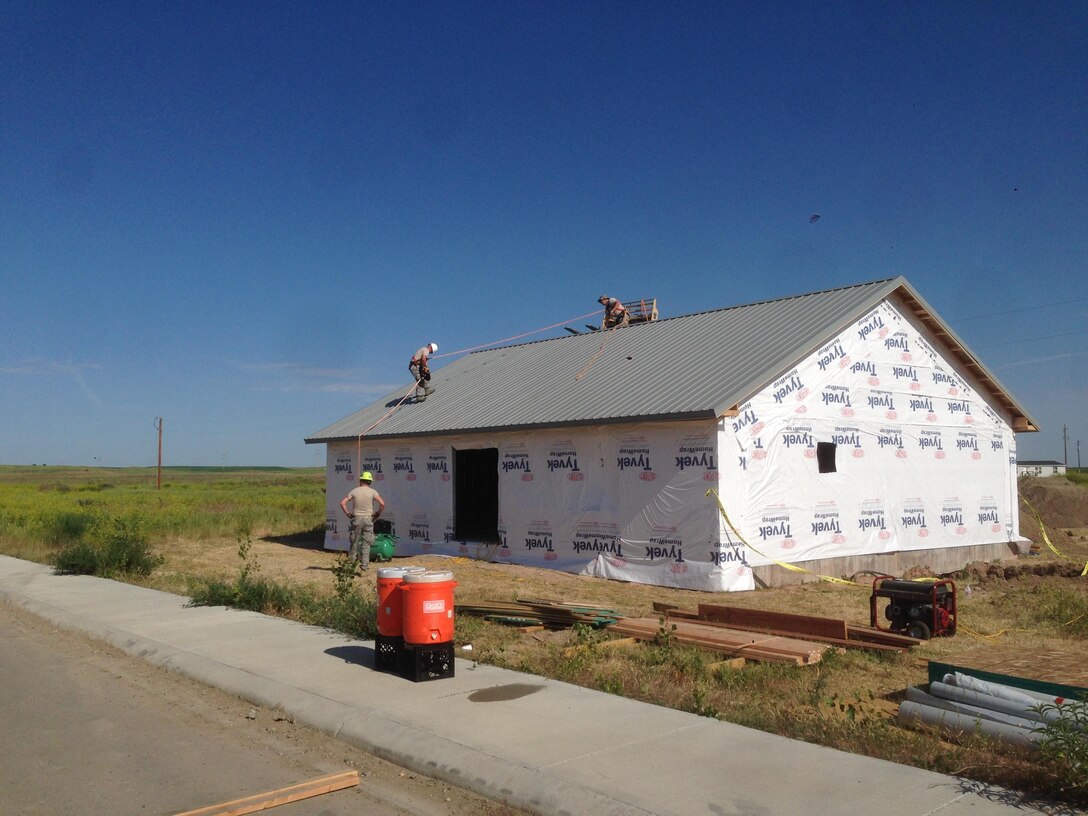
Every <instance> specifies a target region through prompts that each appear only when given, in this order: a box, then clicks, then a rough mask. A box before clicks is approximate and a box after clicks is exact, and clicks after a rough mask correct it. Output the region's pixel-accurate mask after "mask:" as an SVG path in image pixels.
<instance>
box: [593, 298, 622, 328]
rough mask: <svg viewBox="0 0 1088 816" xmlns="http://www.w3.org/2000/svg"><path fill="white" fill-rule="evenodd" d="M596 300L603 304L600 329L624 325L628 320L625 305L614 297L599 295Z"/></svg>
mask: <svg viewBox="0 0 1088 816" xmlns="http://www.w3.org/2000/svg"><path fill="white" fill-rule="evenodd" d="M597 302H598V303H600V304H601V305H602V306H604V320H603V321H602V322H601V328H602V329H614V328H616V327H617V326H626V325H627V324H628V323H629V322H630V316H629V315H628V314H627V307H626V306H624V305H623V304H622V303H620V302H619V301H618V300H616V299H615V298H614V297H609V296H608V295H601V296H600V297H599V298H597Z"/></svg>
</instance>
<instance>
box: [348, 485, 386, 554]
mask: <svg viewBox="0 0 1088 816" xmlns="http://www.w3.org/2000/svg"><path fill="white" fill-rule="evenodd" d="M372 481H374V477H373V476H372V475H371V473H370V471H369V470H364V471H363V472H362V473H360V474H359V486H358V487H357V488H355V489H354V490H352V491H351V492H350V493H348V494H347V495H346V496H344V498H342V499H341V500H340V509H341V510H343V511H344V515H345V516H347V517H348V518H349V519H351V526H350V527H349V528H348V541H349V542H351V546H350V548H349V549H348V557H349V558H351V559H352V560H353V561H355V563H356V564H358V565H359V566H360V567H361V568H362V569H366V568H367V567H369V566H370V548H371V547H372V546H373V545H374V522H375V521H377V519H378V517H379V516H380V515H381V514H382V511H383V510H385V502H384V501H383V500H382V497H381V496H380V495H378V491H377V490H375V489H374V488H373V487H371V486H370V483H371V482H372ZM348 502H351V511H350V512H349V511H348ZM375 502H377V503H378V509H377V510H375V509H374V503H375Z"/></svg>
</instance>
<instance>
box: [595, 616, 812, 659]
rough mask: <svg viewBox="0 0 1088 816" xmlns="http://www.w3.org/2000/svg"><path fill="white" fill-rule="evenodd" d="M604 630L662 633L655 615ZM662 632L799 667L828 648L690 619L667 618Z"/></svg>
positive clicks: (735, 653) (719, 649) (648, 634)
mask: <svg viewBox="0 0 1088 816" xmlns="http://www.w3.org/2000/svg"><path fill="white" fill-rule="evenodd" d="M608 630H609V631H610V632H615V633H616V634H620V635H627V636H628V637H635V638H639V639H642V640H654V639H655V638H657V637H658V636H659V635H660V634H661V633H662V627H661V623H660V622H659V621H658V620H657V619H656V618H621V619H620V620H619V621H617V622H616V623H614V624H612V625H611V626H609V627H608ZM665 633H666V634H667V636H668V637H669V638H671V639H673V640H675V641H676V642H678V643H686V644H690V645H693V646H699V647H701V648H704V649H708V650H711V651H715V652H720V653H722V654H726V655H730V656H733V657H746V658H749V659H751V660H762V661H772V662H781V663H793V664H795V665H799V666H803V665H808V664H810V663H817V662H819V661H820V659H821V658H822V657H823V653H824V652H825V651H827V649H828V648H830V647H829V646H826V645H823V644H819V643H812V642H810V641H804V640H797V639H795V638H786V637H780V636H777V635H766V634H763V633H754V632H745V631H742V630H739V629H723V628H721V627H719V626H712V625H706V624H702V623H697V622H693V621H672V620H670V621H667V622H666V624H665Z"/></svg>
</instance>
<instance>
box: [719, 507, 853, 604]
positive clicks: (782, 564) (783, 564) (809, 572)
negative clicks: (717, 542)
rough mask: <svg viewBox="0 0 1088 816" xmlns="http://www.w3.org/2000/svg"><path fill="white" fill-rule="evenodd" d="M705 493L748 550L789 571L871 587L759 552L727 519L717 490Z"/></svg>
mask: <svg viewBox="0 0 1088 816" xmlns="http://www.w3.org/2000/svg"><path fill="white" fill-rule="evenodd" d="M706 495H707V497H708V498H709V497H710V496H713V497H714V501H715V502H717V503H718V512H719V513H721V514H722V518H723V519H725V523H726V524H728V525H729V529H730V530H732V531H733V534H734V535H736V537H737V538H738V539H740V542H741V543H742V544H743V545H744V546H745V547H747V548H748V549H749V550H751V551H752V552H754V553H755V554H756V555H759V556H762V557H763V558H766V559H767V560H768V561H771V562H772V563H775V564H777V565H778V566H780V567H783V568H784V569H788V570H790V571H791V572H800V573H804V574H805V575H813V576H815V577H817V578H819V579H820V580H821V581H827V582H829V583H832V584H845V585H846V586H855V587H860V588H862V589H872V587H869V586H865V585H864V584H859V583H857V582H856V581H847V580H846V579H845V578H833V577H832V576H830V575H820V574H819V573H818V572H813V571H812V570H807V569H805V568H804V567H799V566H797V565H796V564H787V563H786V562H785V561H779V560H778V559H776V558H771V557H770V556H769V555H766V554H764V553H761V552H760V551H759V550H757V549H756V548H755V547H753V546H752V545H751V544H749V543H748V542H747V541H745V539H744V536H742V535H741V534H740V531H739V530H737V528H736V527H734V526H733V522H732V521H730V520H729V514H728V513H726V512H725V507H724V505H722V500H721V498H720V497H719V496H718V491H716V490H715V489H714V488H710V489H709V490H708V491H706Z"/></svg>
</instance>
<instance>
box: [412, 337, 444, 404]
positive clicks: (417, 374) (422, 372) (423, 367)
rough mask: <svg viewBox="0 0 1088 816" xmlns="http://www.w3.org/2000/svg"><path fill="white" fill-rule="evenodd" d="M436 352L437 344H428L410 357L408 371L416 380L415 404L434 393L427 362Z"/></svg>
mask: <svg viewBox="0 0 1088 816" xmlns="http://www.w3.org/2000/svg"><path fill="white" fill-rule="evenodd" d="M436 351H438V343H428V344H427V345H425V346H424V347H423V348H421V349H419V350H418V351H417V352H416V353H415V354H413V355H412V359H411V361H410V362H409V363H408V370H409V371H410V372H412V376H413V377H414V378H415V380H416V402H423V400H425V399H427V395H428V394H430V393H431V392H432V391H434V388H433V387H432V386H431V385H430V381H431V369H430V366H428V365H427V361H428V359H429V358H430V356H431V355H432V354H434V353H435V352H436Z"/></svg>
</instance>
